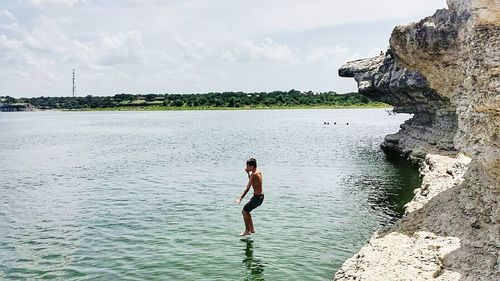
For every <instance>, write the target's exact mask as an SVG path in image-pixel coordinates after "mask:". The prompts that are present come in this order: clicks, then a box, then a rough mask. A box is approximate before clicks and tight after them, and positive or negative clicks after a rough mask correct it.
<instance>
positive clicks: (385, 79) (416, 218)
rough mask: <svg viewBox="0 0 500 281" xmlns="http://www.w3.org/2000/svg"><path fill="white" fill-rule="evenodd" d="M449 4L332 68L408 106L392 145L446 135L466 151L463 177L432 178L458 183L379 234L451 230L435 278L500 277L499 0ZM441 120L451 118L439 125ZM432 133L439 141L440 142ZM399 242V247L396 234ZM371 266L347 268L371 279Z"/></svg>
mask: <svg viewBox="0 0 500 281" xmlns="http://www.w3.org/2000/svg"><path fill="white" fill-rule="evenodd" d="M447 3H448V7H449V8H448V9H443V10H438V11H437V12H436V13H435V14H434V15H433V16H431V17H427V18H425V19H423V20H422V21H420V22H417V23H412V24H408V25H404V26H398V27H396V28H395V29H394V31H393V33H392V36H391V39H390V49H389V51H388V52H387V54H386V55H385V56H384V57H377V58H372V59H366V60H360V61H355V62H351V63H348V64H346V65H344V66H343V67H342V69H341V70H340V71H339V73H340V74H341V75H342V76H348V77H354V78H355V79H356V81H358V85H359V90H360V92H361V93H363V94H365V95H367V96H369V97H371V98H375V99H377V100H381V101H385V102H387V103H389V104H393V105H394V106H395V109H396V110H398V111H400V112H409V113H414V114H415V116H414V117H413V119H411V120H409V121H408V122H407V124H405V125H403V126H402V130H401V131H400V132H398V134H396V135H395V136H394V135H393V136H388V137H387V138H386V141H385V143H386V144H384V145H386V146H387V143H389V144H391V143H392V145H393V147H395V149H396V150H398V149H399V151H402V152H405V150H409V151H411V154H427V153H433V154H441V155H442V154H443V153H442V152H443V150H446V149H447V146H446V145H445V144H452V145H451V146H448V149H450V148H454V149H456V150H458V151H460V152H462V153H464V154H465V155H466V156H467V157H470V158H471V159H472V160H471V162H470V164H469V167H468V170H467V172H466V173H465V175H464V176H463V180H462V179H460V178H457V179H455V178H453V177H450V176H446V175H443V176H442V177H440V176H439V175H438V174H436V176H435V177H434V178H435V179H433V180H432V181H441V179H443V180H444V179H448V180H449V179H451V180H454V181H456V183H453V185H454V186H448V185H447V186H446V188H445V189H444V190H443V191H441V192H440V193H437V194H433V197H432V199H431V200H429V201H428V202H425V203H424V204H418V208H417V209H414V211H412V212H410V213H408V214H407V216H406V217H404V218H403V219H402V220H401V221H399V222H397V223H396V225H395V226H394V227H393V228H392V229H391V230H389V231H388V233H386V237H392V238H391V239H393V240H391V241H392V242H393V243H398V242H397V241H396V240H397V239H399V238H398V237H399V236H397V235H391V233H400V234H405V235H406V236H407V237H413V236H414V235H415V233H418V232H419V231H428V232H430V233H433V234H435V235H437V236H439V237H456V238H458V239H459V241H460V247H459V248H457V249H455V250H453V252H451V253H449V254H447V255H445V256H443V257H442V261H441V262H442V266H440V267H441V269H440V271H436V274H437V275H436V276H438V277H437V279H439V278H441V277H442V275H440V272H444V271H446V272H455V273H459V274H460V277H459V278H460V280H500V257H499V255H500V206H499V201H500V0H448V1H447ZM417 97H423V98H417ZM419 108H420V109H424V110H423V111H419V110H418V109H419ZM423 113H425V114H428V115H430V116H432V118H430V119H431V120H432V122H423V121H417V120H418V119H420V118H421V117H418V116H419V115H420V116H422V115H423ZM422 119H424V120H425V118H422ZM448 119H449V120H448ZM450 120H451V121H450ZM448 125H452V126H450V128H448V129H446V126H448ZM440 134H442V135H440ZM438 136H441V137H443V139H444V140H445V141H444V142H438V141H437V139H438V138H439V137H438ZM450 139H453V142H450ZM434 142H435V143H434ZM433 149H437V151H433ZM435 161H438V162H439V161H441V160H439V158H435ZM453 161H455V160H453ZM429 171H431V170H429ZM424 189H425V187H424V186H423V187H422V189H420V190H419V192H422V191H424ZM420 199H422V198H420ZM420 199H419V198H418V196H417V198H416V199H415V202H417V201H418V202H423V201H419V200H420ZM418 202H417V203H418ZM409 205H410V206H411V205H412V204H409ZM413 206H416V205H415V204H413ZM377 239H385V237H380V238H377ZM394 239H396V240H394ZM405 239H406V238H405ZM412 239H413V238H412ZM377 242H380V243H382V242H383V241H377ZM401 243H402V244H401V245H403V246H402V247H403V249H404V250H406V246H404V243H405V242H404V239H402V240H401ZM384 251H385V250H383V249H382V250H381V252H384ZM353 258H354V259H356V258H355V257H353ZM378 258H381V259H384V258H388V259H390V258H391V257H390V256H388V257H387V256H386V255H384V254H381V255H379V256H378ZM364 261H365V262H363V263H359V262H356V264H358V265H359V264H366V265H367V267H370V266H377V264H390V263H386V262H383V261H382V262H379V263H371V261H368V262H366V261H367V260H366V257H364ZM352 262H353V261H351V264H352ZM413 262H414V263H415V264H412V265H411V266H413V267H415V266H416V267H418V264H419V262H420V261H419V260H418V258H416V259H414V260H413ZM343 268H344V267H343ZM371 270H372V269H367V268H360V267H358V268H355V269H351V271H350V272H348V273H349V274H351V273H353V272H357V273H356V275H357V276H358V277H361V278H363V280H375V279H373V278H370V277H369V276H367V275H363V273H362V272H368V271H371ZM339 272H343V273H342V274H345V273H346V271H345V270H340V271H339ZM439 276H441V277H439ZM358 279H359V278H358ZM358 279H357V280H358ZM338 280H346V279H344V278H338ZM386 280H396V279H390V278H389V279H386ZM415 280H420V279H418V278H417V279H415ZM422 280H428V279H422ZM445 280H447V279H445Z"/></svg>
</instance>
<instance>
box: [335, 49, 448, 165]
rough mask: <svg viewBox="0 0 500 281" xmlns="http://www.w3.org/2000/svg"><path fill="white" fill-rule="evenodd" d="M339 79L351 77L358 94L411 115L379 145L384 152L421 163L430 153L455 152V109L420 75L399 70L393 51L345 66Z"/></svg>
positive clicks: (406, 70) (404, 69)
mask: <svg viewBox="0 0 500 281" xmlns="http://www.w3.org/2000/svg"><path fill="white" fill-rule="evenodd" d="M339 75H340V76H342V77H354V79H355V80H356V81H357V82H358V89H359V92H360V93H361V94H363V95H365V96H367V97H369V98H371V99H374V100H377V101H381V102H385V103H388V104H391V105H393V106H394V112H397V113H412V114H414V116H413V117H412V118H411V119H410V120H408V121H406V122H405V124H403V125H401V130H400V131H399V132H398V133H396V134H392V135H388V136H386V138H385V141H384V142H383V143H382V145H381V146H382V148H383V149H384V150H385V151H387V152H396V153H399V154H402V155H404V156H406V157H409V158H411V159H416V160H423V159H424V157H425V154H426V153H428V152H431V151H436V150H442V151H454V150H455V149H454V143H453V137H454V135H455V133H456V130H457V115H456V106H454V105H452V104H451V103H450V101H449V99H447V98H446V97H443V96H441V95H439V94H438V92H436V91H435V90H433V89H432V88H431V87H430V86H429V82H428V81H427V79H426V78H425V77H424V76H423V75H422V74H421V73H420V72H418V71H411V70H409V69H407V68H405V67H402V66H400V65H399V64H398V63H397V62H396V60H395V54H394V52H393V51H392V50H390V49H389V50H388V52H387V53H386V54H384V55H380V56H377V57H374V58H368V59H361V60H356V61H352V62H348V63H346V64H345V65H343V66H342V67H341V68H340V69H339Z"/></svg>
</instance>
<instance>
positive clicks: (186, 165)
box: [0, 109, 419, 280]
mask: <svg viewBox="0 0 500 281" xmlns="http://www.w3.org/2000/svg"><path fill="white" fill-rule="evenodd" d="M407 118H408V115H396V116H388V115H387V114H386V113H385V112H384V111H383V110H378V109H347V110H269V111H268V110H262V111H171V112H34V113H0V175H1V179H0V279H6V280H18V279H56V280H113V279H115V280H331V279H332V278H333V275H334V273H335V271H336V270H337V269H338V268H339V267H340V265H341V264H342V263H343V261H344V260H345V259H346V258H348V257H350V256H351V255H352V254H353V253H355V252H356V251H357V250H358V249H359V248H360V247H361V246H362V245H363V244H364V243H365V242H366V240H367V239H368V238H369V237H370V236H371V233H372V232H373V231H374V230H376V229H378V228H380V227H383V226H386V225H389V224H391V223H392V222H393V221H394V220H395V218H397V217H399V216H400V214H401V211H402V205H403V204H404V203H405V202H407V201H408V200H409V199H410V198H411V196H412V190H413V189H414V188H416V187H418V185H419V179H418V175H417V172H416V171H415V170H414V169H413V168H411V167H409V166H408V165H407V164H406V163H400V162H392V161H389V160H387V159H386V158H385V156H384V155H383V153H382V152H381V151H380V149H379V143H380V142H381V141H382V139H383V136H384V135H386V134H388V133H393V132H396V131H397V130H398V126H399V124H401V123H402V122H404V120H405V119H407ZM324 121H327V122H330V125H329V126H327V125H323V122H324ZM333 122H337V125H333ZM347 122H349V125H346V123H347ZM248 157H255V158H257V160H258V163H259V166H260V168H261V169H262V171H263V175H264V193H265V194H266V198H265V201H264V204H263V205H262V206H261V207H259V208H257V209H256V210H255V211H254V212H253V217H254V224H255V228H256V231H257V233H256V234H255V235H252V238H251V239H243V240H242V239H240V238H239V237H238V234H239V233H240V232H241V231H242V230H243V222H242V217H241V208H242V205H240V206H238V205H234V204H233V201H234V199H235V198H236V197H237V196H238V195H239V194H240V193H241V192H242V190H243V188H244V186H245V184H246V181H247V177H246V174H245V172H244V171H243V169H244V164H245V160H246V159H247V158H248ZM250 195H251V194H249V196H250ZM247 199H248V198H245V200H244V202H246V201H247Z"/></svg>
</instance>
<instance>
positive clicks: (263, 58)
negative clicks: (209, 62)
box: [225, 38, 297, 63]
mask: <svg viewBox="0 0 500 281" xmlns="http://www.w3.org/2000/svg"><path fill="white" fill-rule="evenodd" d="M225 57H226V58H229V59H233V60H237V61H243V62H274V63H292V62H295V61H296V60H297V59H296V56H295V54H294V52H293V51H292V50H290V48H289V47H288V46H287V45H284V44H279V43H277V42H275V41H273V40H272V39H271V38H265V39H264V40H262V41H261V42H254V41H250V40H245V41H242V42H241V43H240V44H239V45H238V46H236V47H234V48H233V49H231V50H230V51H228V52H227V53H226V54H225Z"/></svg>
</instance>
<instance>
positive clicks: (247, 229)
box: [240, 211, 251, 236]
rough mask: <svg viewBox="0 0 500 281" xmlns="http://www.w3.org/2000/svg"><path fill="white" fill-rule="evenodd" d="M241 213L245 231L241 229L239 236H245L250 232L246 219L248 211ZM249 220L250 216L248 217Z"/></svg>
mask: <svg viewBox="0 0 500 281" xmlns="http://www.w3.org/2000/svg"><path fill="white" fill-rule="evenodd" d="M242 213H243V220H244V221H245V231H243V232H242V233H241V234H240V236H246V235H250V234H251V232H250V223H249V219H248V216H249V215H250V213H247V212H245V211H242ZM250 220H251V218H250Z"/></svg>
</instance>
